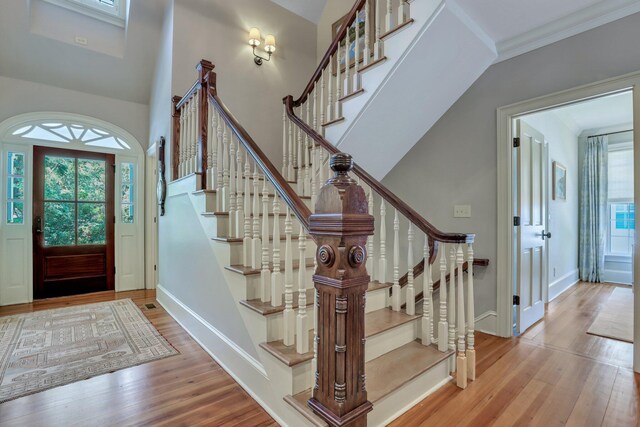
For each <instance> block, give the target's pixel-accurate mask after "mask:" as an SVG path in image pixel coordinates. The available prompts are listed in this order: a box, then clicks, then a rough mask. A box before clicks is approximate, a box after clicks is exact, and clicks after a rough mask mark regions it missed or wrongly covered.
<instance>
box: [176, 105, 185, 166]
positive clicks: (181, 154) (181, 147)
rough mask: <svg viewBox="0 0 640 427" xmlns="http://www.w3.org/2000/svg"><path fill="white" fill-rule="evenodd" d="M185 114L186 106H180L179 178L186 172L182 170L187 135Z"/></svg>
mask: <svg viewBox="0 0 640 427" xmlns="http://www.w3.org/2000/svg"><path fill="white" fill-rule="evenodd" d="M184 117H185V114H184V106H183V107H182V108H180V138H179V139H178V153H177V156H178V178H182V177H183V176H184V172H183V170H182V165H183V163H184V139H185V136H186V131H187V129H186V126H185V118H184Z"/></svg>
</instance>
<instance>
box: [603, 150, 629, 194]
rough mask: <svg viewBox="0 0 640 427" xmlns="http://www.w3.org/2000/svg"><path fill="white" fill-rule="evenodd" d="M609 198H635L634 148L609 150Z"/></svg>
mask: <svg viewBox="0 0 640 427" xmlns="http://www.w3.org/2000/svg"><path fill="white" fill-rule="evenodd" d="M608 163H609V164H608V179H609V183H608V187H609V200H622V199H627V200H629V199H633V150H617V151H609V160H608Z"/></svg>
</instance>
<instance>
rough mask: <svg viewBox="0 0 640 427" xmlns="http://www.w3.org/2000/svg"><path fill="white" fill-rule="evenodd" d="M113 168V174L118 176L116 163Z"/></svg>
mask: <svg viewBox="0 0 640 427" xmlns="http://www.w3.org/2000/svg"><path fill="white" fill-rule="evenodd" d="M111 166H112V167H113V174H114V175H115V174H116V164H115V163H114V164H112V165H111Z"/></svg>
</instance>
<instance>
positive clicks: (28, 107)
mask: <svg viewBox="0 0 640 427" xmlns="http://www.w3.org/2000/svg"><path fill="white" fill-rule="evenodd" d="M37 111H53V112H63V113H75V114H82V115H84V116H90V117H95V118H96V119H100V120H104V121H106V122H109V123H112V124H114V125H116V126H118V127H120V128H122V129H124V130H126V131H127V132H129V133H130V134H132V135H133V136H134V137H135V138H136V139H137V140H138V141H139V142H140V144H141V145H142V149H143V150H144V149H145V148H146V143H147V135H148V134H149V107H148V106H147V105H144V104H136V103H133V102H127V101H121V100H118V99H113V98H106V97H104V96H98V95H91V94H88V93H84V92H78V91H75V90H69V89H61V88H59V87H54V86H48V85H44V84H41V83H33V82H29V81H25V80H18V79H12V78H8V77H2V76H0V122H2V121H4V120H5V119H8V118H10V117H13V116H16V115H18V114H23V113H33V112H37Z"/></svg>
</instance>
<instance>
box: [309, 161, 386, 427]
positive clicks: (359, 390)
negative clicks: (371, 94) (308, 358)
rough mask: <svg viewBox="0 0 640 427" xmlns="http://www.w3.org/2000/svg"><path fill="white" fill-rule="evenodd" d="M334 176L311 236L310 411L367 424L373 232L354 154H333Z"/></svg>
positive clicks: (356, 425)
mask: <svg viewBox="0 0 640 427" xmlns="http://www.w3.org/2000/svg"><path fill="white" fill-rule="evenodd" d="M330 166H331V169H332V170H333V171H334V172H335V176H334V177H333V178H331V179H329V180H328V181H327V183H326V184H325V185H324V187H322V189H321V190H320V194H319V196H318V201H317V203H316V213H315V214H313V215H311V217H310V221H309V234H311V235H312V236H313V237H314V239H315V240H316V242H317V246H318V250H317V252H316V257H317V261H318V267H317V269H316V272H315V275H314V276H313V281H314V284H315V289H316V296H317V307H316V309H317V316H318V327H317V328H318V329H317V338H316V340H317V341H316V344H317V355H318V356H317V358H318V363H317V371H316V372H315V386H314V388H313V391H312V397H311V399H309V401H308V405H309V407H311V409H313V411H314V412H315V413H316V414H318V416H320V417H321V418H322V419H324V420H325V421H326V422H327V423H328V424H329V425H330V426H335V427H337V426H349V427H360V426H366V425H367V413H368V412H370V411H371V410H372V409H373V405H372V404H371V402H369V401H368V400H367V391H366V387H365V380H366V377H365V372H364V369H365V354H364V351H365V329H364V321H365V293H366V291H367V287H368V284H369V275H368V274H367V269H366V259H367V252H366V244H367V236H370V235H372V234H373V231H374V219H373V216H371V215H369V212H368V202H367V196H366V194H365V192H364V190H363V189H362V187H360V186H359V185H358V184H357V183H356V182H355V181H354V180H353V179H352V178H351V177H349V175H348V172H349V171H350V170H351V168H352V167H353V161H352V159H351V156H350V155H348V154H344V153H338V154H334V155H333V156H332V157H331V161H330Z"/></svg>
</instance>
